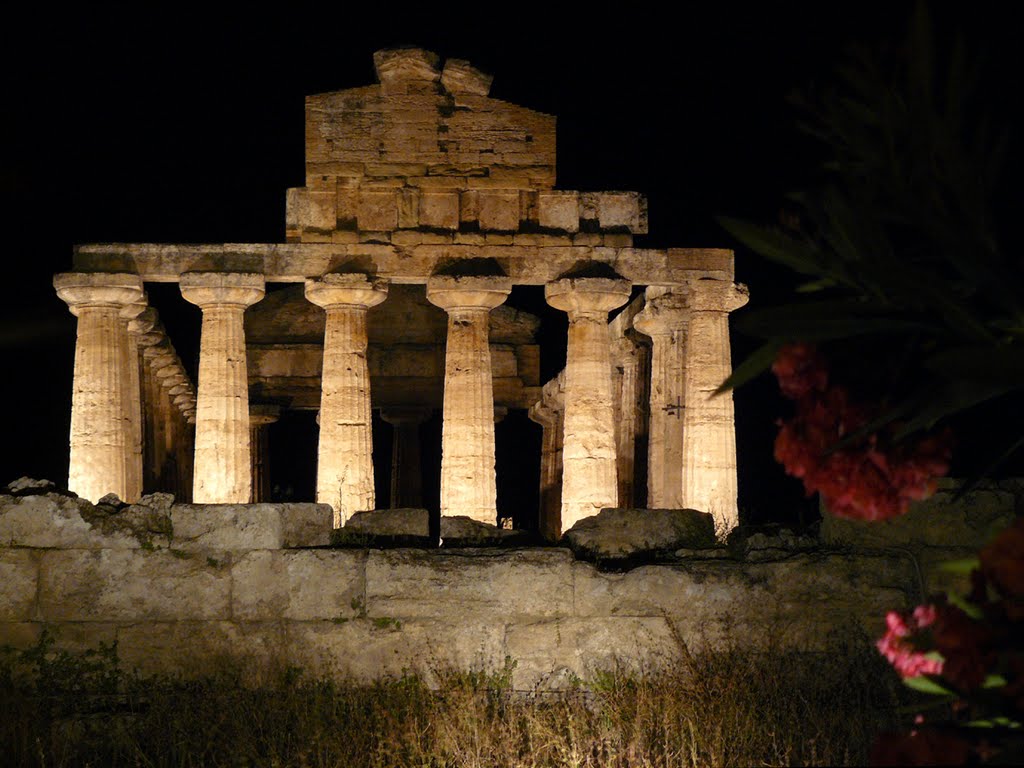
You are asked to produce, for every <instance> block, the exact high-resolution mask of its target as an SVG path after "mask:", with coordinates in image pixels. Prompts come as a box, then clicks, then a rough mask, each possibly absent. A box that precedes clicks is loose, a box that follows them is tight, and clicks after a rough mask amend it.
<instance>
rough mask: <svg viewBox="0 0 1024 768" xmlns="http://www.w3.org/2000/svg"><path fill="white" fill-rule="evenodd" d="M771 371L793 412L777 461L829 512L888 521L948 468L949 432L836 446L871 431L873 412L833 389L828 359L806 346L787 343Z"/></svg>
mask: <svg viewBox="0 0 1024 768" xmlns="http://www.w3.org/2000/svg"><path fill="white" fill-rule="evenodd" d="M772 372H773V373H774V374H775V376H776V378H777V379H778V381H779V387H780V389H781V390H782V393H783V394H784V395H785V396H786V397H788V398H790V399H792V400H793V401H794V402H795V405H796V413H795V415H794V416H793V418H792V419H790V420H789V421H787V422H783V423H781V424H780V429H779V434H778V436H777V437H776V439H775V459H776V460H777V461H779V462H780V463H781V464H782V465H783V466H784V467H785V468H786V472H787V473H789V474H790V475H793V476H794V477H797V478H800V479H801V480H803V483H804V488H805V489H806V490H807V494H808V495H811V494H812V493H816V492H817V493H820V494H821V496H822V499H823V500H824V501H825V503H826V505H827V506H828V508H829V510H830V511H831V512H832V514H834V515H837V516H839V517H849V518H854V519H858V520H886V519H889V518H891V517H896V516H897V515H901V514H903V513H904V512H906V511H907V508H908V507H909V505H910V502H911V501H915V500H920V499H924V498H927V497H928V496H930V495H931V494H932V493H934V491H935V481H936V479H937V478H939V477H941V476H942V475H944V474H945V473H946V472H947V471H948V469H949V459H950V452H951V451H950V446H951V439H950V434H949V432H948V431H947V432H943V433H940V434H937V435H930V436H927V437H924V438H922V439H919V440H917V441H916V442H914V443H913V444H907V443H901V444H895V443H892V442H891V441H889V440H887V439H885V438H886V436H885V435H879V434H871V435H868V436H866V437H864V438H863V439H860V440H858V441H856V442H854V443H852V444H850V445H847V446H844V447H842V448H836V445H837V444H838V443H839V442H840V441H841V440H842V439H843V438H844V437H846V436H848V435H850V434H853V433H854V432H856V431H857V430H859V429H861V428H862V427H863V426H864V425H866V424H867V423H868V421H869V418H870V413H869V412H868V410H867V409H866V408H864V407H863V406H861V405H859V404H857V403H855V402H854V401H853V400H852V399H851V398H850V396H849V394H848V393H847V391H846V389H844V388H843V387H840V386H835V385H832V386H829V376H828V369H827V367H826V366H825V362H824V359H823V358H822V357H821V355H820V354H818V352H817V350H815V348H814V347H813V346H811V345H809V344H790V345H788V346H786V347H784V348H783V349H782V350H781V351H780V352H779V354H778V357H777V358H776V360H775V362H774V364H773V365H772Z"/></svg>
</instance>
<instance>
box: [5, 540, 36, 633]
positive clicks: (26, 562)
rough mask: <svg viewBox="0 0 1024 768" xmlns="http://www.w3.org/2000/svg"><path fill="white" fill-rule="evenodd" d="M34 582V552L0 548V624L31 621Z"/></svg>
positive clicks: (34, 595) (34, 599) (33, 605)
mask: <svg viewBox="0 0 1024 768" xmlns="http://www.w3.org/2000/svg"><path fill="white" fill-rule="evenodd" d="M4 544H5V545H6V542H4ZM38 582H39V562H38V554H37V553H35V552H32V551H30V550H27V549H7V548H6V546H5V547H4V548H2V549H0V621H31V620H32V619H34V618H35V616H34V615H33V613H34V612H35V611H34V609H35V603H36V587H37V584H38ZM2 644H3V643H2V641H0V645H2Z"/></svg>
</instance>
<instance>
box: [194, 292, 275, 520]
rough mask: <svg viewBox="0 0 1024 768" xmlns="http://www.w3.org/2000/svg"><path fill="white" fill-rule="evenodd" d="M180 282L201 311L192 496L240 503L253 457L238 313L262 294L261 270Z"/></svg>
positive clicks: (244, 496) (246, 492)
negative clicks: (254, 272)
mask: <svg viewBox="0 0 1024 768" xmlns="http://www.w3.org/2000/svg"><path fill="white" fill-rule="evenodd" d="M180 286H181V295H182V296H184V297H185V299H186V300H188V301H190V302H192V303H193V304H196V305H197V306H198V307H199V308H200V309H202V310H203V329H202V337H201V341H200V348H199V393H198V396H197V399H196V438H195V440H196V449H195V469H194V473H195V474H194V480H193V490H192V500H193V501H194V502H195V503H197V504H230V503H244V502H247V501H249V498H250V494H251V478H250V477H249V473H250V471H251V459H250V454H249V388H248V380H247V378H246V366H245V331H244V327H243V323H242V314H243V313H244V312H245V308H246V307H248V306H249V305H250V304H254V303H256V302H257V301H259V300H260V299H261V298H262V297H263V292H264V288H263V286H264V281H263V275H256V274H249V273H229V272H190V273H188V274H185V275H182V276H181V281H180Z"/></svg>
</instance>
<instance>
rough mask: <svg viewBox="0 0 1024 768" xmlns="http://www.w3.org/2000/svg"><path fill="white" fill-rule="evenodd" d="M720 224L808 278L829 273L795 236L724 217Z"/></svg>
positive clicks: (748, 243)
mask: <svg viewBox="0 0 1024 768" xmlns="http://www.w3.org/2000/svg"><path fill="white" fill-rule="evenodd" d="M718 223H719V224H721V225H722V227H723V228H724V229H725V231H726V232H728V233H729V234H730V235H732V236H733V237H735V238H736V239H737V240H739V241H740V242H741V243H743V244H744V245H745V246H747V247H748V248H750V249H751V250H752V251H754V252H756V253H759V254H761V255H762V256H764V257H765V258H766V259H771V260H772V261H775V262H778V263H779V264H782V265H784V266H787V267H789V268H790V269H792V270H794V271H796V272H799V273H801V274H804V275H814V276H821V275H822V274H823V272H824V271H825V268H824V267H823V266H822V265H821V264H820V263H819V262H818V259H817V258H816V257H815V255H814V252H813V251H812V250H811V248H810V247H809V246H808V245H807V244H806V243H804V242H801V241H800V240H797V239H796V238H795V237H793V236H792V235H787V234H785V233H783V232H781V231H779V230H777V229H769V228H767V227H762V226H759V225H757V224H751V223H750V222H747V221H741V220H740V219H734V218H730V217H728V216H720V217H719V218H718Z"/></svg>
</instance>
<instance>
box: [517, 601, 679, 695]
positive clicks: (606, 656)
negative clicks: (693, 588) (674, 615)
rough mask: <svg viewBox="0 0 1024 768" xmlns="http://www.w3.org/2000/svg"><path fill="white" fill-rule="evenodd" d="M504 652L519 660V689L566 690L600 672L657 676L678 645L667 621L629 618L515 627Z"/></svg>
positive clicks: (536, 622) (542, 623)
mask: <svg viewBox="0 0 1024 768" xmlns="http://www.w3.org/2000/svg"><path fill="white" fill-rule="evenodd" d="M505 650H506V653H507V654H508V656H509V657H510V658H512V659H514V660H515V661H516V668H515V670H514V671H513V673H512V685H513V687H514V688H515V689H517V690H534V689H538V690H562V689H567V688H571V687H572V686H573V685H574V684H575V681H577V680H580V679H582V680H587V679H589V678H591V677H592V675H593V674H594V672H597V671H607V670H609V669H614V668H621V669H624V670H633V671H640V670H641V669H642V670H645V671H653V670H655V669H657V666H658V664H659V663H662V662H666V661H667V660H669V659H671V658H673V653H674V652H675V651H677V646H676V642H675V640H674V638H673V636H672V633H671V631H670V629H669V625H668V623H667V622H666V620H665V619H664V618H662V617H660V616H624V617H616V618H608V617H602V618H600V619H590V618H564V619H548V620H541V621H534V622H516V623H515V624H510V625H509V626H508V629H507V632H506V636H505Z"/></svg>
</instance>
